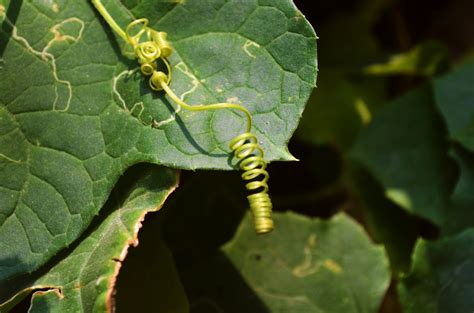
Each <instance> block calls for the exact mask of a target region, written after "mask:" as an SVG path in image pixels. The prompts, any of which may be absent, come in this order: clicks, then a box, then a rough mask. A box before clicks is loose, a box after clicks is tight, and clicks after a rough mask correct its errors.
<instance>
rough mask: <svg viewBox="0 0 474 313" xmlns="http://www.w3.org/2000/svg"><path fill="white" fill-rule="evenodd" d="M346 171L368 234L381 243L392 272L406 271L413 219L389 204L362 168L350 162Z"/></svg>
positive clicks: (415, 231) (414, 228)
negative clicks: (348, 172)
mask: <svg viewBox="0 0 474 313" xmlns="http://www.w3.org/2000/svg"><path fill="white" fill-rule="evenodd" d="M349 171H350V187H351V191H352V196H353V197H354V200H356V201H357V204H358V206H359V207H360V208H361V211H362V213H363V216H364V221H365V223H366V227H367V229H368V231H369V233H370V234H371V236H372V237H373V238H374V239H375V240H376V241H377V242H380V243H383V244H384V246H385V249H386V250H387V254H388V256H389V258H390V265H391V268H392V270H393V272H395V273H399V272H406V271H408V270H409V268H410V261H411V255H412V252H413V247H414V245H415V243H416V239H417V236H418V229H417V223H416V220H415V218H414V216H413V215H411V214H409V213H408V212H406V211H405V210H403V209H402V208H401V207H400V206H398V205H396V204H395V203H393V201H390V199H388V198H387V197H386V195H385V189H384V188H383V187H382V186H380V184H379V183H378V182H377V180H376V179H375V178H374V177H372V175H370V173H369V171H367V170H366V169H365V168H363V167H362V166H360V165H358V164H356V163H354V162H352V163H350V166H349Z"/></svg>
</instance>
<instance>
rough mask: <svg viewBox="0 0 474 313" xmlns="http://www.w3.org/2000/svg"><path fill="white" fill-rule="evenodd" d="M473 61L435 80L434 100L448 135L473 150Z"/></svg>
mask: <svg viewBox="0 0 474 313" xmlns="http://www.w3.org/2000/svg"><path fill="white" fill-rule="evenodd" d="M473 79H474V62H472V61H471V62H468V63H467V64H464V65H463V66H462V67H460V68H459V69H456V70H455V71H453V72H452V73H450V74H449V75H446V76H443V77H440V78H438V79H436V80H435V82H434V87H435V101H436V105H437V106H438V108H439V110H440V111H441V113H442V114H443V116H444V118H445V120H446V124H447V127H448V131H449V135H450V137H451V138H452V139H453V140H456V141H458V142H460V143H461V144H462V145H464V146H465V147H466V148H468V149H470V150H471V151H474V89H473V88H472V84H471V82H472V80H473Z"/></svg>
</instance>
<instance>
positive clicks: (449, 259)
mask: <svg viewBox="0 0 474 313" xmlns="http://www.w3.org/2000/svg"><path fill="white" fill-rule="evenodd" d="M473 247H474V229H473V228H470V229H468V230H466V231H464V232H462V233H460V234H458V235H456V236H453V237H448V238H444V239H442V240H439V241H436V242H428V241H424V240H420V241H419V242H418V244H417V246H416V249H415V253H414V256H413V267H412V271H411V272H410V274H409V275H408V276H407V277H405V278H404V279H403V280H402V281H401V282H400V284H399V286H398V290H399V293H400V299H401V303H402V305H403V308H404V312H406V313H415V312H416V313H432V312H452V313H464V312H471V311H472V309H473V308H474V283H473V280H472V278H473V277H474V248H473Z"/></svg>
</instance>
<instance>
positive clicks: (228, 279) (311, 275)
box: [181, 213, 390, 313]
mask: <svg viewBox="0 0 474 313" xmlns="http://www.w3.org/2000/svg"><path fill="white" fill-rule="evenodd" d="M275 222H276V225H277V226H278V227H277V228H276V230H275V232H273V233H271V234H269V235H267V236H265V237H259V238H258V240H256V239H255V234H254V233H255V232H254V230H253V229H252V227H251V223H250V216H249V215H247V217H246V218H245V219H244V220H243V221H242V224H241V225H240V227H239V229H238V230H237V233H236V235H235V237H234V239H232V240H231V241H230V242H229V243H227V244H226V245H225V246H224V247H223V248H222V250H221V252H219V253H217V254H216V255H214V256H213V257H210V258H208V259H205V260H203V262H201V263H200V264H193V265H191V266H189V268H188V269H187V270H182V273H181V276H182V277H183V284H184V286H185V288H186V290H187V292H188V297H189V301H190V305H191V308H192V310H191V312H206V313H209V312H224V311H225V312H231V313H237V312H248V313H257V312H258V313H260V312H305V313H313V312H377V310H378V307H379V305H380V303H381V301H382V298H383V296H384V294H385V292H386V290H387V288H388V284H389V281H390V273H389V268H388V261H387V257H386V255H385V252H384V250H383V248H380V247H378V246H374V245H373V244H372V243H371V242H370V241H369V239H368V238H367V235H366V234H365V233H364V231H363V230H362V229H361V227H360V226H358V225H357V224H356V223H355V222H354V221H353V220H351V219H350V218H348V217H347V216H346V215H344V214H340V215H338V216H336V217H334V218H332V219H331V220H329V221H321V220H316V219H314V220H313V219H310V218H307V217H303V216H300V215H296V214H294V213H286V214H282V213H277V214H275Z"/></svg>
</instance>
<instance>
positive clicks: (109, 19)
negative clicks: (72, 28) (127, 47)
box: [92, 0, 129, 42]
mask: <svg viewBox="0 0 474 313" xmlns="http://www.w3.org/2000/svg"><path fill="white" fill-rule="evenodd" d="M92 4H94V6H95V7H96V9H97V11H99V13H100V14H101V15H102V17H103V18H104V19H105V20H106V21H107V24H109V25H110V27H111V28H112V29H113V30H114V31H115V32H116V33H117V34H118V35H119V36H120V37H122V38H123V40H125V41H127V42H128V41H129V40H128V38H127V35H126V34H125V32H124V31H123V29H122V28H120V26H119V25H118V24H117V22H115V20H114V19H113V17H112V16H111V15H110V14H109V12H108V11H107V9H106V8H105V6H104V5H103V4H102V2H100V0H92Z"/></svg>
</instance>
